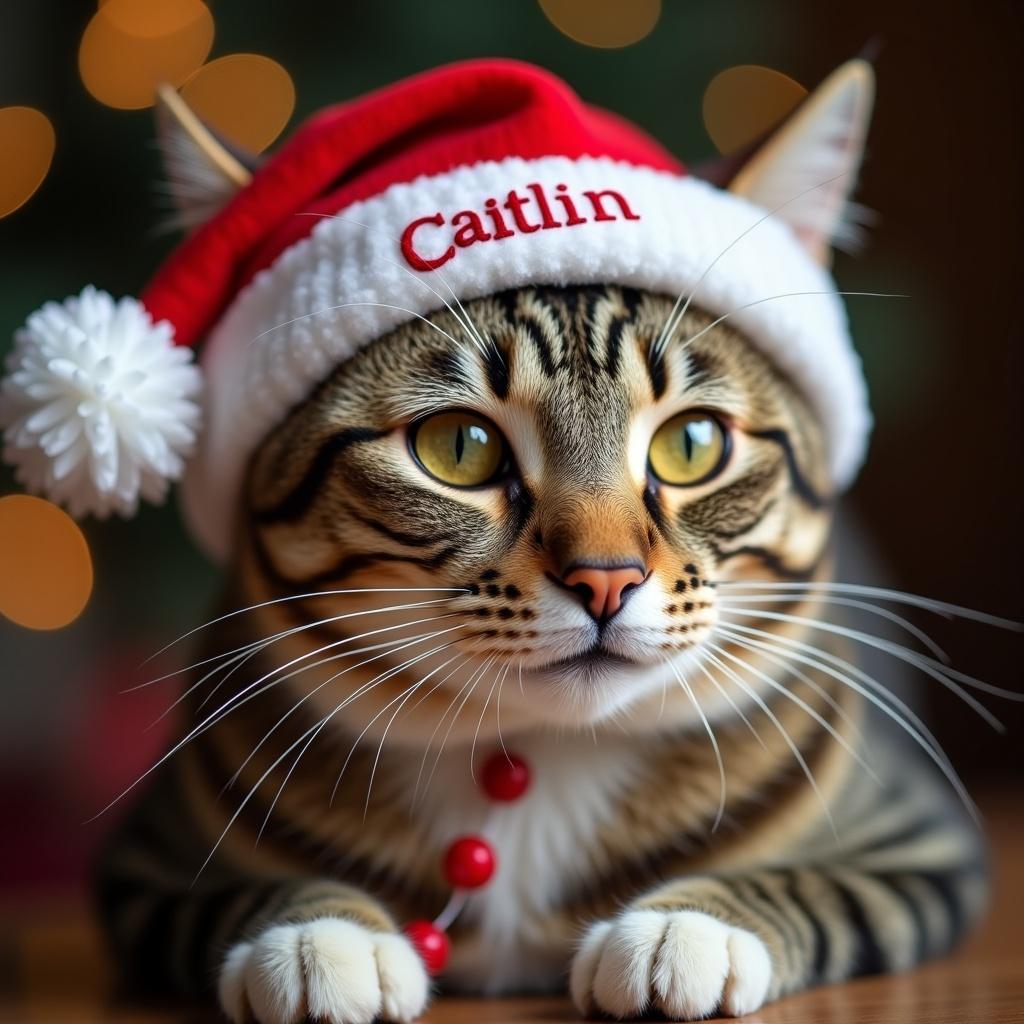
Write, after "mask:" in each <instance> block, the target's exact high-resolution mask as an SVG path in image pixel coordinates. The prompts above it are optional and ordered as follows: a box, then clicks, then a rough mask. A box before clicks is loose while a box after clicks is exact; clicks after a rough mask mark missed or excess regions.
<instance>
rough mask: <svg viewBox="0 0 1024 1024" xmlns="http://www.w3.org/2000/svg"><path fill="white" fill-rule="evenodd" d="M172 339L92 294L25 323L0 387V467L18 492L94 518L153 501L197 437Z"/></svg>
mask: <svg viewBox="0 0 1024 1024" xmlns="http://www.w3.org/2000/svg"><path fill="white" fill-rule="evenodd" d="M171 339H172V327H171V325H170V324H169V323H167V322H166V321H161V322H160V323H158V324H154V323H153V320H152V317H151V316H150V315H149V313H148V312H147V311H146V310H145V308H144V307H143V306H142V304H141V303H140V302H138V301H136V300H135V299H121V300H120V301H118V302H115V301H114V300H113V299H112V298H111V297H110V296H109V295H108V294H107V293H106V292H101V291H98V290H97V289H95V288H93V287H91V286H90V287H88V288H86V289H85V290H84V291H83V292H82V294H81V295H79V296H77V297H72V298H69V299H66V300H65V301H64V302H63V303H56V302H48V303H47V304H46V305H45V306H43V308H42V309H39V310H37V311H36V312H35V313H33V314H32V315H31V316H30V317H29V318H28V322H27V323H26V325H25V327H24V328H22V329H21V330H20V331H18V332H17V334H16V335H15V339H14V350H13V351H12V352H11V354H10V356H9V358H8V360H7V371H8V376H7V377H6V378H5V379H4V381H3V382H2V384H0V426H2V427H3V428H4V442H5V444H4V459H5V460H6V461H7V462H9V463H11V464H12V465H13V466H14V467H15V472H16V475H17V478H18V480H19V481H20V482H21V483H22V485H23V486H24V487H25V488H26V489H27V490H29V491H32V492H34V493H36V494H43V495H45V496H46V497H47V498H49V499H50V500H51V501H55V502H58V503H60V504H63V505H65V506H67V508H68V510H69V511H70V512H71V514H72V515H74V516H82V515H85V514H87V513H92V514H94V515H97V516H99V517H101V518H105V517H106V516H108V515H109V514H110V513H111V512H118V513H120V514H121V515H123V516H131V515H134V514H135V511H136V509H137V508H138V503H139V497H140V496H141V497H143V498H145V499H146V500H147V501H152V502H160V501H162V500H163V498H164V496H165V495H166V493H167V487H168V483H169V481H171V480H177V479H178V478H179V477H180V476H181V474H182V471H183V470H184V468H185V459H186V458H187V457H188V456H189V454H191V452H192V449H193V447H194V445H195V441H196V433H197V431H198V428H199V406H198V405H197V404H196V402H195V400H194V399H195V398H196V396H197V395H198V393H199V390H200V384H201V377H200V373H199V369H198V367H196V366H195V365H194V364H193V362H192V350H191V349H189V348H184V347H176V346H175V345H174V344H173V343H172V340H171Z"/></svg>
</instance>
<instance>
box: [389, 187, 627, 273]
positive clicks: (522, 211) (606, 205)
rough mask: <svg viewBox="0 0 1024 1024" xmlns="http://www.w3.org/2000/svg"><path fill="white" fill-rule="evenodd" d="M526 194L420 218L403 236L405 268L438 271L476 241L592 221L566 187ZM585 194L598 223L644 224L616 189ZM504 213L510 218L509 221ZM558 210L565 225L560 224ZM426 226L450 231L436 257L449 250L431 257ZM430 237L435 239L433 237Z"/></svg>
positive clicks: (512, 194) (535, 189)
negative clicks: (447, 214)
mask: <svg viewBox="0 0 1024 1024" xmlns="http://www.w3.org/2000/svg"><path fill="white" fill-rule="evenodd" d="M526 189H527V190H528V193H529V194H526V195H523V194H522V193H520V192H518V191H516V190H515V189H512V190H510V191H509V193H508V195H507V196H506V197H505V200H504V202H502V203H500V204H499V202H498V200H497V199H495V198H494V197H493V196H492V197H490V198H488V199H486V200H485V201H484V203H483V210H482V212H479V213H478V212H477V211H476V210H459V212H458V213H456V214H453V215H452V217H451V218H450V219H446V218H445V216H444V214H442V213H441V212H440V211H438V212H437V213H434V214H430V215H429V216H426V217H417V219H416V220H414V221H412V223H410V224H409V225H408V226H407V227H406V229H405V230H404V231H403V232H402V239H401V246H402V255H403V256H404V257H405V261H406V263H408V264H409V266H410V267H412V268H413V270H423V271H428V270H436V269H437V268H438V267H443V266H444V265H445V264H446V263H447V262H448V261H449V260H452V259H454V258H455V255H456V253H457V251H458V250H457V249H456V246H458V248H459V249H467V248H469V246H471V245H476V244H477V243H478V242H490V241H497V240H500V239H502V238H511V237H512V236H513V235H532V234H533V233H534V232H535V231H541V230H544V231H548V230H550V229H552V228H572V227H576V226H577V225H578V224H586V223H587V221H588V218H587V217H585V216H583V215H582V214H581V213H580V210H579V207H578V206H577V204H576V200H574V199H573V197H572V196H571V195H569V191H568V187H567V186H566V185H563V184H559V185H556V186H555V194H554V195H553V196H551V197H549V196H548V194H547V193H546V192H545V191H544V186H543V185H541V184H539V183H537V182H531V183H530V184H528V185H527V186H526ZM582 195H583V198H584V199H586V200H587V202H589V204H590V212H591V215H592V219H593V220H594V221H595V222H603V221H615V220H640V215H639V214H638V213H634V212H633V209H632V207H630V205H629V203H628V201H627V200H626V197H625V196H623V195H622V193H621V192H617V191H616V190H615V189H611V188H605V189H599V190H592V189H588V190H585V191H584V192H583V193H582ZM556 203H557V205H555V204H556ZM559 207H560V208H561V209H560V210H559ZM503 210H505V211H507V212H508V213H509V214H510V215H511V217H506V216H505V215H504V214H503V213H502V211H503ZM556 210H557V211H558V212H559V214H560V215H561V216H563V217H564V220H559V219H558V217H557V216H556ZM485 218H486V220H485ZM487 221H490V225H491V227H492V228H493V231H490V230H488V229H487V228H485V226H484V225H485V223H486V222H487ZM427 225H432V226H433V227H435V228H447V229H449V230H448V231H444V232H442V233H441V236H440V239H439V241H437V242H435V243H433V244H434V246H435V248H434V251H435V252H436V251H437V248H436V247H438V246H440V245H444V244H445V243H447V248H444V249H442V250H441V252H440V254H439V255H429V253H430V251H431V243H430V242H427V241H426V240H425V238H426V237H427V236H421V237H420V238H417V232H418V231H420V229H421V228H426V226H427ZM428 235H433V232H429V233H428Z"/></svg>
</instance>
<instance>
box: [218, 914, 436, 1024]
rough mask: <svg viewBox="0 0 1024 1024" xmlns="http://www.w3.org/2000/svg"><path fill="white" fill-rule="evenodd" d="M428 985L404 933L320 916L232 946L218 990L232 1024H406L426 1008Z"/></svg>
mask: <svg viewBox="0 0 1024 1024" xmlns="http://www.w3.org/2000/svg"><path fill="white" fill-rule="evenodd" d="M429 989H430V984H429V981H428V980H427V974H426V971H425V970H424V968H423V963H422V961H421V960H420V958H419V956H418V955H417V954H416V951H415V950H414V949H413V948H412V946H411V945H410V943H409V941H408V940H407V939H406V938H405V937H404V936H402V935H390V934H384V933H381V932H371V931H369V930H367V929H366V928H363V927H361V926H360V925H358V924H354V923H353V922H351V921H344V920H341V919H340V918H329V917H328V918H320V919H319V920H316V921H307V922H305V923H303V924H281V925H275V926H274V927H271V928H268V929H267V930H266V931H265V932H263V933H261V934H260V935H258V936H257V937H256V938H255V939H254V940H253V941H251V942H241V943H239V944H238V945H237V946H234V947H233V948H232V949H231V951H230V952H229V953H228V955H227V956H226V957H225V959H224V963H223V965H222V966H221V970H220V978H219V980H218V984H217V993H218V996H219V998H220V1005H221V1008H222V1009H223V1010H224V1012H225V1013H226V1014H227V1015H228V1016H229V1017H230V1018H231V1019H232V1020H233V1021H234V1022H235V1024H247V1022H250V1021H253V1020H256V1021H259V1024H299V1022H300V1021H304V1020H306V1018H307V1017H308V1018H312V1019H313V1020H316V1021H327V1022H329V1024H371V1022H372V1021H374V1020H385V1021H391V1022H396V1024H407V1022H409V1021H413V1020H415V1019H416V1018H417V1017H418V1016H419V1015H420V1014H421V1013H422V1012H423V1010H424V1009H425V1007H426V1005H427V998H428V995H429Z"/></svg>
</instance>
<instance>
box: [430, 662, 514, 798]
mask: <svg viewBox="0 0 1024 1024" xmlns="http://www.w3.org/2000/svg"><path fill="white" fill-rule="evenodd" d="M494 659H495V655H493V654H492V655H490V656H489V657H488V658H487V660H486V661H485V662H484V663H483V665H482V666H481V667H480V669H479V670H478V671H477V672H476V673H475V675H474V676H473V677H472V685H471V686H470V687H469V689H468V690H467V691H466V695H465V696H464V697H463V698H462V702H461V703H460V704H459V705H458V707H457V708H456V710H455V714H453V715H452V720H451V722H449V723H448V729H447V731H446V732H445V734H444V736H443V737H442V739H441V746H440V747H439V748H438V751H437V756H436V757H435V758H434V763H433V765H432V766H431V769H430V774H429V775H428V776H427V781H426V782H425V783H424V784H423V793H422V794H421V799H426V794H427V790H428V789H430V783H431V782H432V781H433V779H434V774H435V773H436V771H437V766H438V765H439V764H440V763H441V757H442V755H443V754H444V748H445V745H446V744H447V743H448V737H449V736H451V734H452V730H453V729H454V728H455V723H456V722H457V721H458V718H459V715H461V714H462V709H463V708H464V707H465V706H466V704H467V702H468V701H469V699H470V697H472V696H473V691H474V690H476V687H477V684H478V683H479V681H480V680H481V679H482V678H483V676H484V673H485V672H486V671H487V670H488V669H489V668H490V667H491V665H492V664H493V663H494ZM460 693H461V691H460ZM458 698H459V695H458V694H456V696H455V699H454V700H453V701H452V703H451V704H449V705H448V709H447V710H446V711H445V713H444V715H443V716H442V719H441V720H442V721H443V720H444V719H445V718H447V716H448V711H450V710H451V709H452V707H453V706H454V704H455V701H456V700H458ZM434 735H435V734H431V737H430V741H429V742H428V743H427V751H428V752H429V750H430V745H431V743H432V742H433V739H434ZM417 789H418V780H417ZM415 799H416V792H415V791H414V792H413V800H415Z"/></svg>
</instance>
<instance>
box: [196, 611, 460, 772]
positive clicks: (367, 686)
mask: <svg viewBox="0 0 1024 1024" xmlns="http://www.w3.org/2000/svg"><path fill="white" fill-rule="evenodd" d="M455 628H458V627H455ZM450 632H451V630H450V629H448V630H434V631H432V632H430V633H421V634H420V635H418V636H415V637H412V638H405V637H403V638H400V639H397V640H389V641H387V642H385V643H383V644H373V645H371V646H369V647H362V648H360V649H358V650H356V651H350V652H348V654H349V656H351V655H355V654H365V653H368V652H370V651H381V653H379V654H375V655H374V656H373V657H372V658H366V659H364V660H363V661H360V662H357V663H356V664H355V665H349V666H348V667H347V668H345V669H342V670H341V671H339V672H335V673H334V675H332V676H330V677H329V678H327V679H325V680H324V681H323V682H322V683H320V684H319V685H318V686H316V687H314V688H313V689H312V690H310V691H309V693H307V694H304V695H303V696H302V697H300V698H299V699H298V700H297V701H296V702H295V703H294V704H292V706H291V707H290V708H289V709H288V710H287V711H286V712H285V713H284V714H283V715H282V716H281V717H280V718H279V719H278V720H277V721H276V722H275V723H274V724H273V725H272V726H271V727H270V729H269V730H268V731H267V732H266V733H265V734H264V736H263V738H262V739H261V740H260V741H259V743H257V744H256V746H255V747H253V749H252V750H251V751H250V752H249V755H248V756H247V757H246V759H245V760H244V761H243V762H242V763H241V764H240V765H239V767H238V769H237V770H236V771H235V773H234V775H232V776H231V778H230V779H229V780H228V782H227V785H226V786H225V787H224V788H225V790H227V789H229V788H230V787H231V786H233V785H234V784H235V782H236V781H237V780H238V777H239V776H240V775H241V774H242V772H243V771H244V770H245V768H246V767H247V766H248V764H249V762H250V761H251V760H252V759H253V757H255V756H256V754H257V753H258V752H259V750H260V748H261V747H262V746H263V744H264V743H265V742H266V741H267V740H268V739H269V738H270V736H271V735H272V734H273V733H274V732H275V731H276V730H277V729H278V728H279V727H280V726H281V724H282V723H283V722H285V721H286V720H287V719H288V718H289V717H290V716H291V715H292V714H294V713H295V712H296V711H297V710H298V709H299V708H300V707H301V706H302V705H303V704H304V703H305V702H306V701H307V700H310V699H311V698H312V697H314V696H315V695H316V694H317V693H319V692H320V691H321V690H323V689H324V688H326V687H327V686H329V685H330V684H331V683H333V682H335V681H336V680H337V679H340V678H341V677H342V676H344V675H348V673H349V672H354V671H356V670H357V669H360V668H363V667H364V666H366V665H370V664H372V663H373V662H375V661H380V659H381V658H387V657H391V656H392V655H395V654H398V653H399V652H400V651H404V650H406V649H408V648H409V647H412V646H414V645H415V644H418V643H429V642H430V641H431V640H435V639H436V638H437V637H439V636H443V635H444V634H445V633H450ZM334 660H336V658H324V659H323V660H322V661H319V662H317V663H316V666H310V667H319V666H320V665H325V664H327V663H328V662H330V661H334ZM303 671H304V670H303ZM379 679H380V676H375V677H374V678H373V679H371V680H370V681H369V682H367V683H363V684H362V685H361V686H359V687H357V688H356V689H355V690H354V691H353V692H352V694H350V696H352V697H358V696H361V695H362V694H363V693H365V692H368V691H369V690H371V689H373V687H374V686H375V685H376V683H377V681H378V680H379ZM279 682H280V680H277V681H275V682H273V683H269V684H267V686H265V687H263V688H262V689H261V690H259V691H257V692H256V693H255V694H253V695H252V696H250V697H247V698H246V700H247V701H248V700H252V699H254V698H255V697H256V696H259V694H260V693H265V692H266V691H267V690H269V689H270V688H271V687H273V686H276V685H278V683H279ZM213 724H214V725H215V724H216V723H213Z"/></svg>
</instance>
